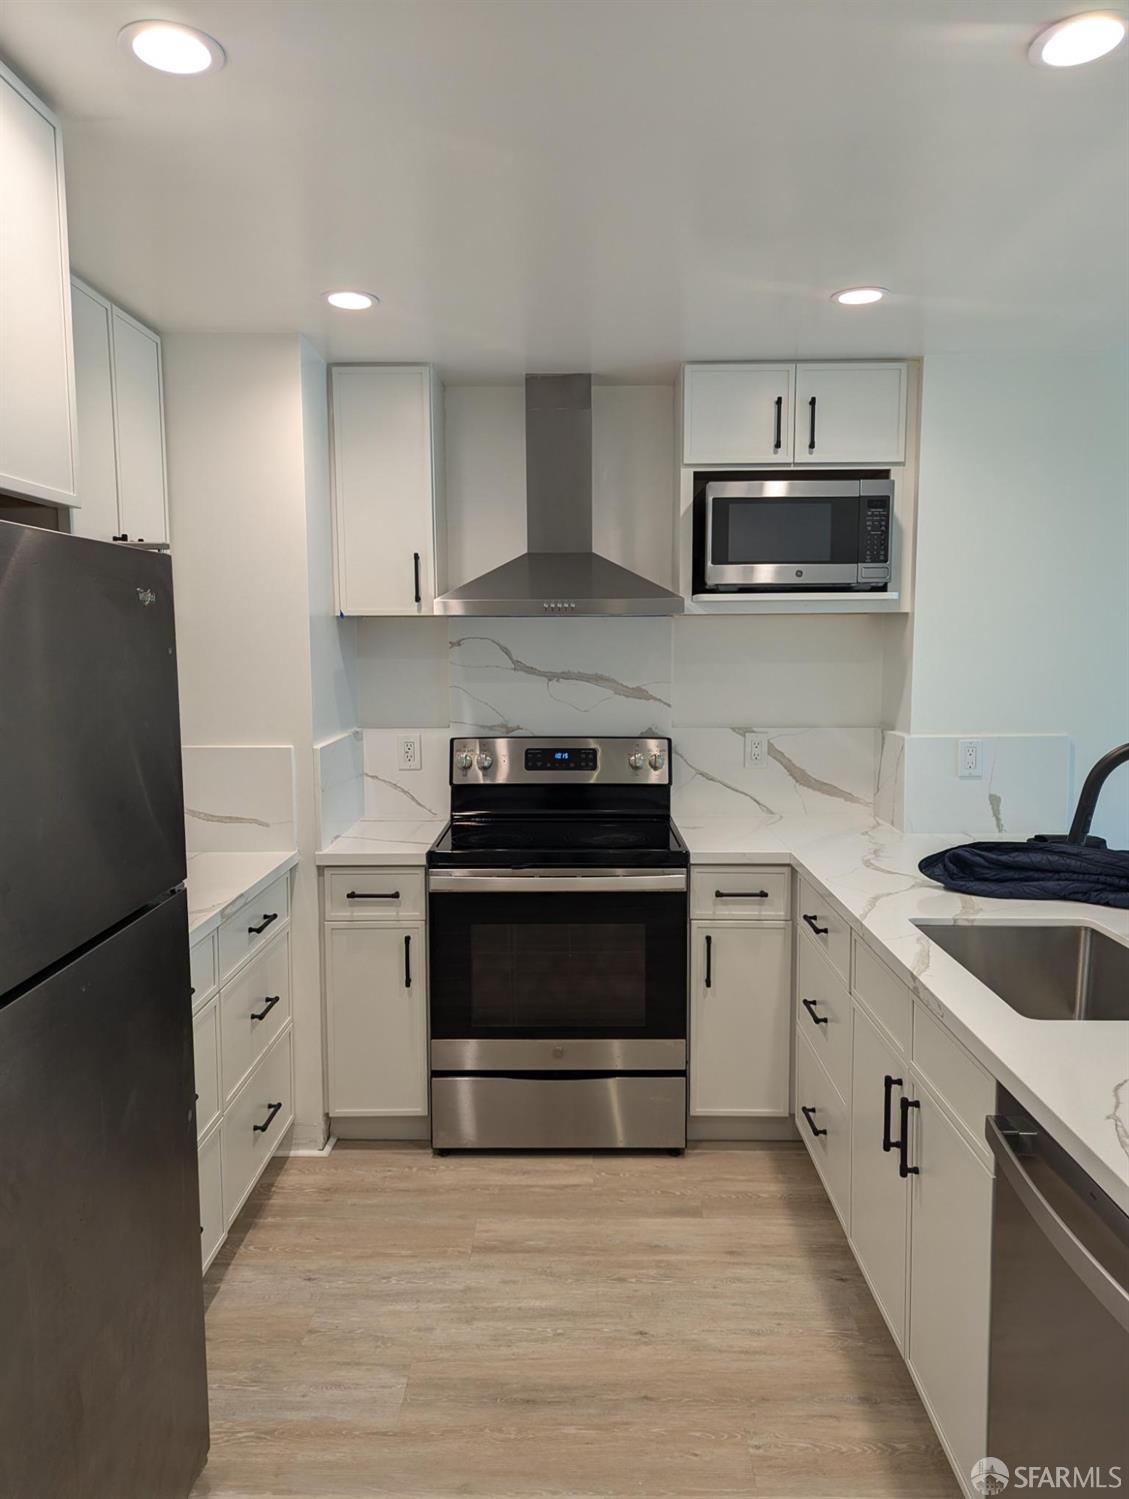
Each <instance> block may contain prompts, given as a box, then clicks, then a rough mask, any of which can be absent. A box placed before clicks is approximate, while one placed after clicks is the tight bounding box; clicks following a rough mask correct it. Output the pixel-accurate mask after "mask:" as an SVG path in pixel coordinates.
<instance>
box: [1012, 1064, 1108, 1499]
mask: <svg viewBox="0 0 1129 1499" xmlns="http://www.w3.org/2000/svg"><path fill="white" fill-rule="evenodd" d="M997 1106H998V1110H999V1112H998V1113H997V1115H996V1116H995V1117H994V1118H990V1119H989V1120H988V1121H987V1135H988V1142H989V1144H990V1145H991V1147H992V1151H993V1154H994V1155H995V1157H996V1161H997V1171H996V1184H995V1202H994V1211H993V1230H992V1322H991V1361H990V1373H989V1388H988V1451H989V1454H990V1455H991V1456H992V1457H994V1458H996V1459H999V1460H1001V1461H1003V1462H1005V1463H1006V1464H1007V1465H1008V1467H1009V1468H1010V1469H1011V1471H1012V1473H1013V1475H1014V1473H1015V1470H1016V1469H1017V1468H1039V1469H1050V1470H1052V1473H1053V1472H1054V1470H1062V1469H1066V1470H1067V1472H1066V1473H1065V1474H1063V1473H1061V1472H1059V1473H1058V1474H1057V1476H1056V1480H1055V1484H1054V1490H1055V1493H1056V1494H1060V1493H1065V1494H1074V1493H1078V1494H1082V1493H1088V1492H1090V1491H1092V1490H1093V1489H1094V1488H1095V1487H1098V1488H1102V1487H1105V1488H1117V1487H1120V1486H1121V1485H1125V1486H1129V1216H1127V1215H1126V1214H1125V1213H1124V1212H1122V1211H1121V1209H1120V1208H1118V1206H1117V1205H1116V1204H1115V1203H1114V1202H1113V1201H1112V1200H1111V1199H1110V1198H1109V1197H1108V1196H1107V1195H1106V1194H1105V1193H1104V1192H1103V1191H1101V1189H1100V1188H1098V1187H1097V1186H1096V1185H1095V1183H1094V1182H1093V1181H1092V1180H1091V1179H1090V1177H1089V1176H1087V1175H1086V1173H1085V1172H1083V1171H1082V1169H1081V1168H1080V1167H1079V1166H1078V1165H1077V1163H1076V1162H1075V1161H1074V1160H1073V1159H1072V1158H1071V1157H1070V1156H1069V1155H1068V1154H1067V1153H1066V1151H1065V1150H1063V1148H1062V1147H1061V1146H1060V1145H1059V1144H1058V1143H1057V1142H1056V1141H1055V1140H1054V1139H1053V1138H1052V1137H1051V1136H1050V1135H1049V1134H1047V1132H1046V1130H1044V1129H1043V1128H1042V1127H1041V1126H1040V1125H1039V1124H1037V1123H1036V1122H1035V1121H1034V1120H1033V1119H1032V1118H1031V1117H1030V1115H1029V1114H1027V1113H1026V1111H1025V1110H1024V1109H1023V1108H1022V1107H1021V1106H1020V1105H1019V1104H1018V1103H1017V1102H1016V1100H1015V1099H1014V1098H1012V1097H1011V1095H1010V1094H1008V1093H1006V1092H1005V1091H1004V1090H1003V1089H1001V1090H1000V1092H999V1097H998V1100H997ZM1111 1127H1112V1126H1111ZM1114 1470H1116V1472H1115V1471H1114ZM1059 1479H1062V1481H1061V1482H1060V1481H1059ZM1117 1479H1120V1484H1119V1483H1118V1482H1117ZM1102 1480H1104V1481H1102Z"/></svg>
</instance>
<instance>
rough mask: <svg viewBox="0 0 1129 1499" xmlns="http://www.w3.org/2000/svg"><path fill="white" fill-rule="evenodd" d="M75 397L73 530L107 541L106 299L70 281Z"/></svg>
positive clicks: (111, 507)
mask: <svg viewBox="0 0 1129 1499" xmlns="http://www.w3.org/2000/svg"><path fill="white" fill-rule="evenodd" d="M71 314H72V317H73V320H74V363H75V377H74V378H75V396H76V398H77V401H78V503H79V506H80V507H81V508H80V509H78V510H76V511H75V513H74V515H73V516H72V517H71V530H72V531H73V532H74V533H75V534H76V535H78V536H91V537H93V538H94V539H95V540H96V541H109V539H110V537H111V536H115V535H117V533H118V532H119V531H120V530H121V526H120V525H119V524H118V460H117V453H116V445H115V442H114V379H113V332H112V329H111V326H110V317H111V309H110V304H109V302H106V301H104V300H103V298H101V297H99V296H96V295H95V294H94V293H93V292H91V291H90V290H88V288H86V287H85V286H82V285H80V284H79V283H78V282H77V281H72V282H71Z"/></svg>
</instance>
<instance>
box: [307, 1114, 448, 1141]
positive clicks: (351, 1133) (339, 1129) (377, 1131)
mask: <svg viewBox="0 0 1129 1499" xmlns="http://www.w3.org/2000/svg"><path fill="white" fill-rule="evenodd" d="M329 1126H330V1129H331V1130H332V1132H333V1134H334V1135H336V1137H337V1138H338V1139H339V1140H430V1139H431V1120H430V1119H428V1118H427V1117H426V1116H425V1117H423V1118H421V1117H420V1116H419V1115H418V1114H373V1115H369V1116H364V1115H358V1116H353V1117H348V1118H340V1119H331V1120H330V1121H329Z"/></svg>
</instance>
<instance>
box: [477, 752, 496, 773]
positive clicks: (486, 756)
mask: <svg viewBox="0 0 1129 1499" xmlns="http://www.w3.org/2000/svg"><path fill="white" fill-rule="evenodd" d="M493 763H494V756H493V755H492V754H491V753H490V751H489V750H483V751H482V753H481V754H480V755H479V757H478V768H479V770H489V769H490V767H491V765H493Z"/></svg>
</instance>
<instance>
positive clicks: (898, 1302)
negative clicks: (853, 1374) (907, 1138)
mask: <svg viewBox="0 0 1129 1499" xmlns="http://www.w3.org/2000/svg"><path fill="white" fill-rule="evenodd" d="M853 1024H854V1037H853V1051H852V1066H851V1246H852V1248H853V1249H854V1252H855V1258H856V1259H857V1260H858V1262H859V1265H860V1266H861V1267H862V1270H863V1273H864V1274H865V1276H866V1278H867V1280H868V1282H869V1283H870V1289H871V1292H872V1294H873V1296H874V1299H875V1301H877V1303H878V1306H879V1309H880V1310H881V1312H882V1314H883V1315H884V1316H885V1318H886V1322H887V1324H888V1325H889V1328H890V1331H891V1333H892V1334H893V1336H894V1341H895V1342H896V1343H897V1345H898V1347H899V1348H902V1347H903V1339H904V1334H905V1322H906V1238H907V1234H908V1229H909V1223H908V1218H907V1214H908V1210H909V1194H908V1192H907V1184H908V1182H909V1180H910V1178H909V1177H907V1176H903V1175H902V1174H901V1148H900V1147H901V1115H902V1109H901V1100H902V1098H903V1097H907V1096H908V1093H909V1077H908V1067H907V1064H906V1062H905V1060H904V1059H903V1058H902V1057H901V1056H900V1055H899V1053H898V1052H897V1051H895V1050H894V1048H893V1046H892V1045H891V1044H890V1043H889V1041H888V1040H887V1039H886V1038H885V1037H884V1036H883V1035H881V1034H880V1032H879V1030H878V1027H877V1026H876V1025H875V1024H874V1022H873V1021H872V1020H870V1019H869V1018H868V1017H867V1016H866V1015H865V1014H864V1013H863V1011H862V1009H861V1008H860V1007H859V1006H858V1005H857V1004H856V1005H855V1007H854V1017H853Z"/></svg>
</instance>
